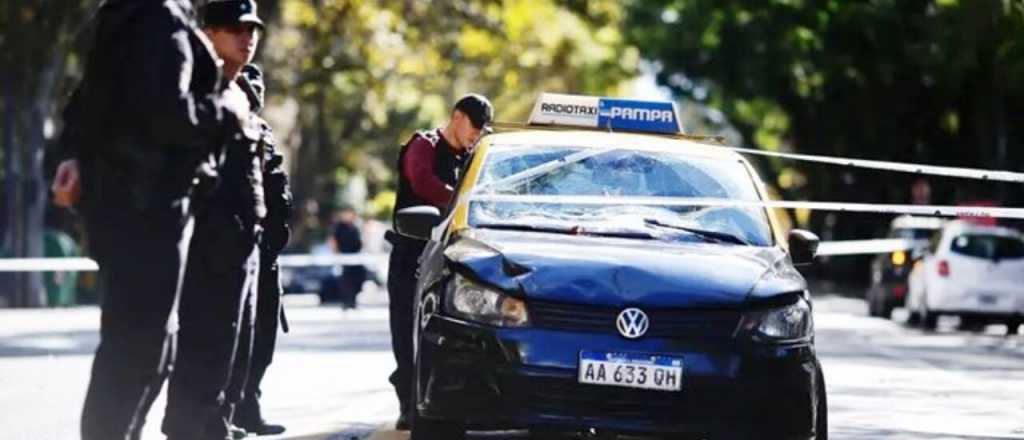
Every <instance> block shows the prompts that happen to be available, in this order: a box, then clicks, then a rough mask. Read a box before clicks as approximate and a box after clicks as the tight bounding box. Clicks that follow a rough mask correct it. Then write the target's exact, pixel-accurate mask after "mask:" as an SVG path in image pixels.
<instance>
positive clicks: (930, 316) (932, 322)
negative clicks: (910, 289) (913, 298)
mask: <svg viewBox="0 0 1024 440" xmlns="http://www.w3.org/2000/svg"><path fill="white" fill-rule="evenodd" d="M927 302H928V300H927V297H926V298H921V306H920V309H919V310H918V312H917V314H918V315H920V318H921V328H922V329H924V330H925V331H935V328H936V327H938V325H939V315H937V314H935V313H934V312H932V311H931V310H928V304H927Z"/></svg>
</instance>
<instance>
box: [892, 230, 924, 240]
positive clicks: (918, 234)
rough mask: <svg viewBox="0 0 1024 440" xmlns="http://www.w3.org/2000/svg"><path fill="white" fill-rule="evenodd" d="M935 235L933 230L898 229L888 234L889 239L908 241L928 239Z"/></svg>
mask: <svg viewBox="0 0 1024 440" xmlns="http://www.w3.org/2000/svg"><path fill="white" fill-rule="evenodd" d="M934 233H935V230H934V229H925V228H899V229H893V230H892V231H890V232H889V238H905V239H910V240H921V239H928V238H930V237H931V236H932V234H934Z"/></svg>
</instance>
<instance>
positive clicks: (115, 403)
mask: <svg viewBox="0 0 1024 440" xmlns="http://www.w3.org/2000/svg"><path fill="white" fill-rule="evenodd" d="M84 214H85V223H86V228H87V229H88V233H89V237H90V239H91V242H92V243H91V246H90V248H91V252H92V254H93V257H95V258H96V260H97V262H98V263H99V266H100V277H101V278H102V281H101V282H102V285H103V286H104V292H103V297H102V299H101V305H100V307H101V310H102V316H101V318H100V344H99V348H97V350H96V356H95V358H94V359H93V365H92V377H91V379H90V381H89V388H88V391H87V392H86V397H85V403H84V405H83V409H82V421H81V435H82V439H83V440H112V439H116V440H123V439H137V438H139V437H140V435H141V431H142V426H143V424H144V423H145V420H146V414H147V413H148V412H149V409H150V407H151V406H152V404H153V400H154V399H156V396H157V395H158V394H159V392H160V387H161V386H162V385H163V381H164V379H166V377H167V374H168V372H169V371H170V368H171V366H172V365H173V363H174V354H175V336H174V335H175V332H176V331H177V325H178V322H177V313H176V311H177V310H176V309H177V307H178V299H179V297H180V292H181V283H182V276H183V273H184V268H185V265H186V261H187V257H188V243H189V240H190V238H191V236H192V227H193V222H192V219H191V217H188V216H185V215H184V214H182V212H181V211H179V212H177V213H174V212H170V211H168V212H142V211H137V210H134V209H132V208H130V207H128V206H104V207H96V208H94V209H90V210H85V211H84Z"/></svg>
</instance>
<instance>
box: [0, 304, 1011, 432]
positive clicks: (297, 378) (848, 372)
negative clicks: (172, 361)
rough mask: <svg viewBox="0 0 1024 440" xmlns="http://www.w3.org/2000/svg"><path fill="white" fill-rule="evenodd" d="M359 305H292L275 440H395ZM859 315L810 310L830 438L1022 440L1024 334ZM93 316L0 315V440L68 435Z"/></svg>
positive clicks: (382, 374)
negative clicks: (921, 326) (930, 330)
mask: <svg viewBox="0 0 1024 440" xmlns="http://www.w3.org/2000/svg"><path fill="white" fill-rule="evenodd" d="M360 300H361V301H362V305H361V308H360V309H358V310H356V311H348V312H343V311H341V310H339V309H337V308H335V307H318V306H316V303H315V297H312V296H290V297H288V302H289V304H290V305H291V307H290V308H289V317H290V319H291V321H292V327H293V332H292V333H291V334H288V335H286V336H284V337H282V338H281V339H280V341H281V342H282V346H281V347H280V350H279V352H278V354H277V356H276V358H275V363H274V365H273V366H272V367H271V370H270V371H269V373H268V377H267V383H266V387H265V388H266V412H267V416H268V418H271V419H272V420H274V421H277V422H281V423H284V424H285V425H287V426H288V428H289V432H288V433H287V435H286V436H282V437H278V438H287V439H304V440H314V439H316V440H334V439H344V440H348V439H351V438H353V437H355V438H360V439H362V438H368V437H372V438H375V439H381V440H383V439H402V438H405V436H404V435H402V434H399V433H394V432H389V431H387V430H386V429H383V428H384V427H385V426H386V425H387V424H389V423H391V422H392V421H393V418H394V416H395V415H396V413H397V404H396V401H395V399H394V397H393V395H392V392H391V388H390V385H389V384H388V382H387V375H388V374H389V373H390V371H391V369H392V367H393V361H392V359H391V355H390V349H389V347H390V346H389V335H388V332H387V310H386V305H385V303H384V301H385V295H384V294H383V292H380V291H369V292H364V295H363V296H362V297H361V299H360ZM865 315H866V313H865V306H864V303H863V302H862V301H859V300H853V299H845V298H838V297H829V298H823V299H819V300H818V302H817V314H816V318H815V319H816V325H817V329H818V351H819V355H820V357H821V359H822V363H823V365H824V368H825V374H826V380H827V382H828V390H829V409H830V414H829V416H830V419H831V420H830V425H831V426H830V431H831V437H832V438H833V439H881V438H899V439H983V438H984V439H988V438H993V439H1024V398H1022V397H1021V396H1024V337H1013V338H1007V337H1005V336H1003V334H1002V333H1003V331H1004V328H1003V327H1001V326H990V327H989V328H988V329H987V330H986V332H984V333H980V334H974V333H965V332H958V331H956V330H955V329H954V325H955V320H953V319H950V320H943V321H941V322H940V330H939V331H938V332H937V333H935V334H925V333H922V332H920V331H918V330H913V329H908V328H906V327H904V326H902V325H901V324H898V323H892V322H886V321H882V320H878V319H872V318H867V317H866V316H865ZM98 316H99V315H98V311H97V309H95V308H92V307H83V308H73V309H58V310H9V309H6V310H0V323H2V324H0V438H3V439H5V440H6V439H11V440H23V439H24V440H65V439H74V438H77V419H78V414H79V411H80V406H81V400H82V396H83V393H84V390H85V386H86V381H87V378H88V371H89V362H90V357H91V354H92V351H93V350H94V348H95V345H96V343H97V341H98V338H97V333H96V324H97V322H98ZM898 318H899V317H898ZM161 400H162V398H161ZM162 412H163V404H162V402H161V401H158V403H157V406H156V408H154V411H153V412H152V413H151V415H150V423H149V425H148V426H147V432H146V436H145V440H158V439H161V438H162V437H161V436H160V435H159V420H160V418H161V415H162ZM487 438H492V439H493V438H502V437H501V436H493V435H491V436H487Z"/></svg>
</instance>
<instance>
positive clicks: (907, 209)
mask: <svg viewBox="0 0 1024 440" xmlns="http://www.w3.org/2000/svg"><path fill="white" fill-rule="evenodd" d="M470 201H471V202H499V203H536V204H557V205H638V206H677V207H687V206H692V207H699V206H712V207H740V208H768V209H775V208H783V209H810V210H818V211H835V212H865V213H880V214H909V215H921V216H934V217H990V218H1007V219H1024V208H992V207H975V206H950V205H894V204H873V203H843V202H803V201H774V200H770V201H755V200H751V201H747V200H731V199H713V198H686V197H628V196H627V197H624V196H589V195H586V196H582V195H581V196H574V195H554V196H553V195H519V194H475V195H473V196H472V197H471V199H470Z"/></svg>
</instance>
